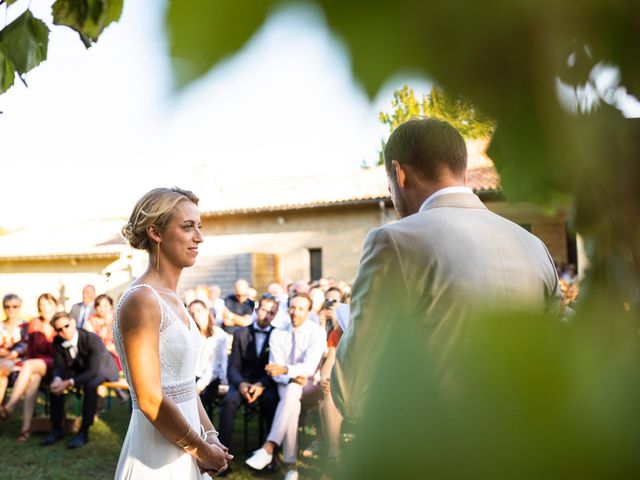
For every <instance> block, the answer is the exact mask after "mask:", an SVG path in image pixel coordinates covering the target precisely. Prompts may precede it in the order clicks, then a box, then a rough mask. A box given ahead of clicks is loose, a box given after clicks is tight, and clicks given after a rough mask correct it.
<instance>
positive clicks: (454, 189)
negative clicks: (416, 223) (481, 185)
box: [418, 186, 473, 212]
mask: <svg viewBox="0 0 640 480" xmlns="http://www.w3.org/2000/svg"><path fill="white" fill-rule="evenodd" d="M449 193H466V194H471V195H473V190H471V189H470V188H469V187H462V186H457V187H445V188H441V189H440V190H436V191H435V192H433V193H432V194H431V195H429V197H427V199H426V200H425V201H424V202H422V205H420V209H419V210H418V211H419V212H424V211H425V210H426V209H427V207H428V206H429V204H430V203H431V202H433V201H434V200H435V199H436V198H438V197H439V196H441V195H447V194H449Z"/></svg>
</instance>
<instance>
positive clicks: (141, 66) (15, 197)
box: [0, 0, 430, 229]
mask: <svg viewBox="0 0 640 480" xmlns="http://www.w3.org/2000/svg"><path fill="white" fill-rule="evenodd" d="M48 3H49V2H33V4H32V5H31V9H32V11H33V12H34V15H35V16H36V17H38V18H42V19H43V20H45V22H47V23H48V24H49V25H50V28H51V34H50V38H49V55H48V59H47V60H46V61H45V62H43V63H42V64H40V65H39V66H38V67H37V68H35V69H34V70H32V71H31V72H29V73H28V74H27V76H26V81H27V83H28V85H29V87H28V88H26V87H24V86H23V85H22V84H21V82H19V80H17V83H16V84H15V85H14V86H13V87H12V88H11V89H10V90H9V91H8V92H7V93H5V94H4V95H2V96H0V111H3V112H4V113H3V114H2V115H0V145H1V146H2V147H1V149H0V165H1V168H2V172H3V174H2V177H4V178H5V179H6V180H8V179H10V181H4V182H3V185H2V188H0V205H2V209H1V210H0V227H2V228H5V229H14V228H20V227H28V226H33V225H46V224H51V223H59V222H69V221H78V220H82V219H96V218H105V217H111V216H128V214H129V212H130V209H131V208H132V206H133V204H134V203H135V201H136V200H137V199H138V198H139V197H140V196H141V195H142V194H143V193H144V192H146V191H147V190H149V189H151V188H154V187H156V186H173V185H178V186H181V187H183V188H189V189H192V190H194V192H196V194H198V195H200V196H201V197H203V196H204V195H206V190H207V189H208V188H210V187H215V186H216V185H221V184H224V183H225V182H234V183H237V182H241V181H243V180H245V179H268V178H269V177H273V176H280V177H282V176H287V177H288V176H298V175H321V174H330V175H335V174H340V173H341V172H349V171H353V170H356V169H358V168H360V165H361V164H362V162H363V161H365V162H375V160H376V159H377V154H378V149H379V146H380V141H381V139H383V138H385V137H386V136H387V134H388V130H387V127H386V126H385V125H382V124H381V123H380V121H379V120H378V113H379V111H380V110H383V109H384V110H388V109H389V108H390V101H391V98H392V92H393V90H394V88H399V87H401V86H402V85H403V84H405V83H409V84H410V85H411V86H412V87H414V88H415V90H416V93H419V94H421V93H426V92H428V90H429V88H430V83H429V82H428V81H426V80H424V79H416V78H411V77H398V78H396V79H392V80H391V81H390V82H388V84H387V85H386V86H385V87H383V88H382V89H381V91H380V93H379V95H378V96H377V98H376V99H374V100H373V101H369V99H368V98H367V97H366V95H365V93H364V91H363V89H361V88H360V87H359V86H358V84H357V81H356V80H354V78H353V77H352V75H351V72H350V68H349V60H348V56H347V54H346V52H345V50H344V49H343V48H342V46H341V45H340V44H339V43H338V42H337V41H336V40H335V39H333V38H332V36H331V35H330V33H329V31H328V30H327V28H326V27H325V25H324V21H323V18H322V15H321V13H320V12H319V11H316V10H313V9H312V8H311V7H309V6H307V7H296V8H293V9H289V10H287V11H284V12H280V13H278V14H276V15H275V16H274V17H272V18H271V19H270V20H269V21H268V22H267V23H266V25H265V26H264V27H263V28H262V29H261V30H260V31H259V32H258V33H257V34H256V35H255V36H254V37H253V38H252V39H251V40H250V41H249V43H248V44H247V45H246V48H244V49H243V50H242V51H241V52H240V53H239V54H238V55H236V56H235V57H232V58H230V59H227V60H225V61H224V62H223V63H222V64H220V65H219V66H218V67H217V68H216V69H214V70H213V71H211V72H210V73H209V74H207V75H206V76H205V77H204V78H202V79H201V80H199V81H198V82H196V83H195V84H193V85H192V86H190V87H189V88H187V89H186V90H185V91H184V92H180V93H175V92H174V91H173V90H172V84H171V72H170V65H169V57H168V54H167V51H168V48H167V42H166V37H165V34H164V30H163V15H164V10H163V9H164V5H165V2H163V1H154V0H136V1H125V7H124V11H123V14H122V17H121V19H120V21H119V22H118V23H116V24H113V25H111V26H110V27H109V28H107V30H105V32H104V33H103V35H102V36H101V37H100V39H99V41H98V43H97V44H95V45H94V46H93V47H91V48H90V49H89V50H86V49H85V48H84V46H83V45H82V43H81V42H80V40H79V38H78V36H77V34H76V33H75V32H73V31H71V30H70V29H67V28H65V27H58V26H52V25H51V22H50V18H51V17H50V6H49V5H47V4H48ZM25 8H26V3H25V2H24V1H23V0H20V1H19V2H17V3H16V4H14V6H12V7H11V9H10V12H9V14H10V15H9V17H8V19H7V21H11V19H12V18H13V17H15V16H17V15H18V14H19V13H21V12H22V11H24V9H25ZM2 10H4V9H0V13H2ZM2 20H4V19H2V18H1V17H0V21H2Z"/></svg>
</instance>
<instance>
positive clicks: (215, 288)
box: [209, 285, 224, 327]
mask: <svg viewBox="0 0 640 480" xmlns="http://www.w3.org/2000/svg"><path fill="white" fill-rule="evenodd" d="M220 295H222V290H221V289H220V285H210V286H209V304H210V305H211V307H210V308H211V311H212V312H213V318H215V319H216V325H217V326H218V327H222V325H223V320H222V314H223V313H224V300H223V299H222V298H220Z"/></svg>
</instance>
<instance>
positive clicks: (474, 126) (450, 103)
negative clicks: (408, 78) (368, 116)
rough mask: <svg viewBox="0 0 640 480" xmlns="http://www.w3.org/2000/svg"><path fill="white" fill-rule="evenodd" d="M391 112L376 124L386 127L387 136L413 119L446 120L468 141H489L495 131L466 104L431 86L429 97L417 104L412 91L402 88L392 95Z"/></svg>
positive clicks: (490, 122) (488, 121)
mask: <svg viewBox="0 0 640 480" xmlns="http://www.w3.org/2000/svg"><path fill="white" fill-rule="evenodd" d="M391 108H392V111H391V112H390V113H387V112H380V121H381V122H382V123H384V124H386V125H388V126H389V132H392V131H393V130H394V129H395V128H396V127H397V126H398V125H400V124H401V123H402V122H404V121H406V120H408V119H410V118H412V117H417V116H425V117H435V118H439V119H441V120H446V121H447V122H449V123H450V124H451V125H453V126H454V127H455V128H456V129H457V130H458V131H459V132H460V133H461V134H462V136H463V137H465V138H466V139H469V140H473V139H478V138H489V137H491V135H492V134H493V131H494V128H495V125H494V123H493V122H492V121H491V120H489V119H488V118H486V117H484V116H483V115H482V114H481V113H480V112H478V110H477V109H475V108H474V107H473V105H471V104H470V103H469V102H467V101H465V100H463V99H459V98H456V99H452V98H449V97H448V96H447V95H445V93H444V91H442V90H441V89H439V88H438V87H436V86H435V85H434V86H432V87H431V92H430V93H429V95H422V98H421V99H420V100H418V98H417V97H416V94H415V92H414V91H413V89H411V88H409V86H407V85H405V86H404V87H402V88H401V89H400V90H396V91H395V92H393V99H392V100H391Z"/></svg>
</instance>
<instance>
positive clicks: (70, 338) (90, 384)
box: [43, 312, 118, 448]
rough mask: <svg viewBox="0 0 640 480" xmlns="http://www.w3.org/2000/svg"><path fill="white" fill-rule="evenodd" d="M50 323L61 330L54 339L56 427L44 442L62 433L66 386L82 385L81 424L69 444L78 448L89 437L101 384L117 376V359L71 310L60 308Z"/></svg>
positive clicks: (53, 414) (49, 442)
mask: <svg viewBox="0 0 640 480" xmlns="http://www.w3.org/2000/svg"><path fill="white" fill-rule="evenodd" d="M51 325H52V326H53V328H54V329H55V331H56V333H57V334H58V335H57V336H56V337H55V339H54V368H53V381H52V382H51V385H50V387H49V388H50V389H51V394H52V395H51V424H52V426H53V430H52V431H51V433H50V434H49V435H48V436H47V438H46V439H45V440H44V442H43V445H52V444H54V443H56V442H57V441H58V440H60V439H61V438H62V437H63V435H64V433H63V426H62V423H63V421H64V416H65V415H64V398H65V390H67V389H69V388H71V387H78V388H82V390H83V393H84V398H83V401H82V424H81V425H80V431H79V432H78V434H77V435H76V436H75V437H74V438H73V439H71V441H70V442H69V445H68V447H69V448H79V447H82V446H83V445H85V444H86V443H87V442H88V441H89V427H91V425H92V424H93V417H94V415H95V413H96V408H97V406H98V387H99V386H100V384H101V383H103V382H106V381H115V380H117V379H118V367H117V366H116V362H115V360H114V359H113V355H111V354H110V353H109V352H108V351H107V349H106V348H105V346H104V345H103V344H102V341H101V340H100V338H99V337H98V336H97V335H96V334H95V333H92V332H87V331H86V330H83V329H81V328H77V327H76V321H75V319H74V318H73V317H71V316H70V315H69V314H68V313H65V312H58V313H56V314H55V315H54V316H53V319H52V320H51Z"/></svg>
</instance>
